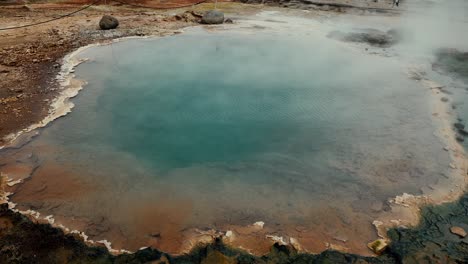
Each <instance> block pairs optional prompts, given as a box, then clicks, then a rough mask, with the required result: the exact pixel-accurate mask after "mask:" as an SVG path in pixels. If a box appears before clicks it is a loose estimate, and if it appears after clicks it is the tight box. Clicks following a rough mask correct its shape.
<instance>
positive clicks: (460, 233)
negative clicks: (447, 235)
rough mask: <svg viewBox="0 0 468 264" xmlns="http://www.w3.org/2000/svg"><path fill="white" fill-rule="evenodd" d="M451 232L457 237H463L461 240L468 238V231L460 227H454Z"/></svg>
mask: <svg viewBox="0 0 468 264" xmlns="http://www.w3.org/2000/svg"><path fill="white" fill-rule="evenodd" d="M450 232H451V233H452V234H455V235H457V236H459V237H461V238H464V237H466V231H465V229H463V228H461V227H459V226H452V227H450Z"/></svg>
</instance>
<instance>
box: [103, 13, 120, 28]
mask: <svg viewBox="0 0 468 264" xmlns="http://www.w3.org/2000/svg"><path fill="white" fill-rule="evenodd" d="M118 26H119V21H118V20H117V18H115V17H113V16H108V15H105V16H103V17H102V18H101V20H100V21H99V27H100V28H101V29H102V30H108V29H114V28H116V27H118Z"/></svg>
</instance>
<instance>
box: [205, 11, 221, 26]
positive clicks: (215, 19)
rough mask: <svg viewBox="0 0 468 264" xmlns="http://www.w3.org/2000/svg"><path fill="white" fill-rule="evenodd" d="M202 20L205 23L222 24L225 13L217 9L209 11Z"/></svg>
mask: <svg viewBox="0 0 468 264" xmlns="http://www.w3.org/2000/svg"><path fill="white" fill-rule="evenodd" d="M201 22H202V23H203V24H222V23H223V22H224V13H223V12H220V11H217V10H210V11H207V12H206V13H205V14H204V15H203V17H202V20H201Z"/></svg>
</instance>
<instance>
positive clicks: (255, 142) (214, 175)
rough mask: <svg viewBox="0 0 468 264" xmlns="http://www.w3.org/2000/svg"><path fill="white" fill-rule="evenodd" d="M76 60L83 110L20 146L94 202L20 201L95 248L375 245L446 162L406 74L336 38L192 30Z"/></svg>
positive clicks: (420, 92)
mask: <svg viewBox="0 0 468 264" xmlns="http://www.w3.org/2000/svg"><path fill="white" fill-rule="evenodd" d="M81 56H82V57H89V58H91V61H90V62H87V63H84V64H82V65H80V66H79V67H78V69H77V71H76V74H77V76H78V77H79V78H82V79H85V80H87V81H88V85H87V86H86V87H85V88H84V90H83V91H82V92H81V93H80V94H79V95H78V97H77V98H75V99H74V100H73V101H74V103H75V104H76V107H75V108H74V109H73V111H72V113H70V114H69V115H67V116H66V117H64V118H62V119H59V120H57V121H55V122H54V123H52V124H51V125H50V126H49V127H47V128H46V129H44V130H43V131H42V133H41V135H40V136H39V137H38V138H37V139H35V140H34V141H33V142H32V143H31V144H29V145H28V147H27V149H28V151H33V152H34V153H35V154H37V155H38V157H39V163H40V164H42V168H43V169H44V170H45V171H47V168H48V167H47V166H52V165H50V164H53V166H54V167H55V166H63V167H65V168H66V171H69V172H73V175H72V176H70V177H72V182H73V183H74V184H82V185H84V186H88V187H87V188H86V189H87V190H88V191H86V192H83V195H80V196H74V197H73V198H70V197H67V195H66V193H65V192H64V193H63V195H57V196H53V198H51V196H48V195H44V196H41V197H40V199H38V198H36V199H30V200H28V199H27V198H25V197H27V195H26V194H23V196H21V195H18V198H17V199H20V198H21V199H22V201H23V202H22V203H23V205H25V206H32V207H34V208H36V209H40V210H43V211H44V212H45V213H46V214H49V213H50V214H54V215H60V216H62V217H64V218H66V217H69V216H70V215H72V216H73V217H76V218H77V219H86V220H83V221H84V222H85V223H86V224H85V227H84V229H85V230H86V231H87V233H88V234H91V237H93V238H95V239H98V238H114V239H115V240H118V239H117V237H119V236H120V237H122V236H123V237H125V239H121V241H123V242H121V243H120V244H119V243H118V244H117V245H120V246H123V247H130V248H132V247H133V248H138V247H139V246H143V245H144V244H145V243H146V240H147V239H148V236H149V234H154V233H158V234H159V233H164V234H166V233H165V232H166V231H167V230H171V232H169V231H167V232H169V233H168V234H169V235H168V236H166V237H165V236H164V235H163V236H162V237H163V239H166V240H177V239H180V236H179V235H177V234H176V233H178V232H182V233H183V230H187V229H188V228H195V227H196V228H216V229H223V228H225V227H226V226H227V225H247V224H252V223H253V222H255V221H265V222H266V223H267V225H269V226H270V228H272V232H273V230H275V231H274V232H279V234H282V232H283V233H287V230H289V228H290V227H291V226H297V225H301V226H307V227H308V228H311V229H316V231H317V232H322V230H323V232H325V233H327V234H328V233H333V232H335V231H340V230H341V229H342V228H343V226H347V227H348V228H349V229H350V230H352V232H355V233H357V234H362V236H363V237H364V239H370V238H371V237H370V236H371V234H373V232H372V226H371V224H370V223H371V221H372V219H373V218H374V217H375V216H376V215H377V214H378V213H379V212H381V211H383V210H385V201H386V200H387V199H388V198H390V197H393V196H395V195H399V194H402V193H403V192H410V193H419V192H420V188H421V187H423V186H427V185H428V184H431V183H434V182H436V181H437V178H438V177H440V173H441V172H443V170H444V169H445V168H446V166H447V165H446V164H448V157H447V154H446V153H445V152H443V151H441V149H442V145H441V144H440V143H439V141H438V139H437V138H436V137H435V136H434V135H433V131H434V128H433V125H432V122H431V119H430V115H431V112H430V109H429V106H428V104H427V102H428V101H429V100H428V94H427V93H426V92H427V91H425V90H424V89H418V88H419V87H415V86H417V84H416V83H415V82H412V81H410V80H408V79H407V78H406V76H405V74H404V73H403V72H402V70H401V67H400V65H399V64H398V62H397V61H394V60H392V59H388V58H384V57H379V56H369V55H363V54H361V53H359V52H358V51H356V50H352V49H350V48H346V47H343V46H341V44H339V43H337V42H333V41H331V40H326V39H322V40H317V39H315V38H313V37H306V36H287V37H284V36H281V34H279V35H268V34H261V33H258V34H255V35H253V34H244V33H232V32H231V33H229V34H228V33H223V32H216V33H209V32H204V31H201V30H194V31H192V32H189V33H186V34H183V35H177V36H172V37H166V38H160V39H140V40H127V41H124V42H121V43H117V44H112V45H111V46H102V47H95V48H92V49H89V50H87V51H85V52H84V53H83V54H82V55H81ZM46 148H47V149H51V150H50V151H43V149H46ZM35 150H36V151H35ZM61 177H62V176H61V175H59V174H57V176H56V177H55V178H54V179H61ZM41 184H43V185H45V186H47V184H48V183H47V180H44V182H43V183H41ZM66 184H67V183H63V186H66ZM80 186H81V185H80ZM89 186H92V188H89ZM64 189H66V187H64ZM47 190H50V188H49V189H47ZM46 192H47V191H46ZM25 193H26V191H25ZM376 202H377V204H378V205H379V203H380V206H377V209H376V206H373V205H375V204H376ZM320 215H323V217H320ZM330 215H333V217H332V218H328V217H330ZM335 216H336V217H335ZM337 219H338V220H337ZM97 223H98V224H97ZM81 225H82V224H81ZM96 226H99V228H96ZM103 226H104V227H105V228H103ZM324 226H325V227H326V228H324ZM327 228H328V229H327ZM96 229H99V230H100V231H99V232H97V231H96ZM102 230H104V231H102ZM115 230H119V231H118V232H117V231H115ZM174 230H178V231H174ZM346 232H348V231H346ZM350 232H351V231H350ZM117 233H120V234H121V235H117ZM335 233H336V232H335ZM325 235H326V234H323V236H325ZM171 236H172V237H171ZM349 236H350V237H351V235H349ZM153 237H154V236H153ZM160 243H162V245H164V243H163V242H160ZM159 245H161V244H159ZM363 245H365V244H363ZM163 247H164V246H163ZM171 250H172V248H171Z"/></svg>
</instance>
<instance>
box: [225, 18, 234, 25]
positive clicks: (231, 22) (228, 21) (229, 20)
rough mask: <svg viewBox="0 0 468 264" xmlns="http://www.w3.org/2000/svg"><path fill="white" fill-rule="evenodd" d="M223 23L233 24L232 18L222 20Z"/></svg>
mask: <svg viewBox="0 0 468 264" xmlns="http://www.w3.org/2000/svg"><path fill="white" fill-rule="evenodd" d="M224 23H226V24H233V23H234V21H232V19H230V18H227V19H226V20H224Z"/></svg>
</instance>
